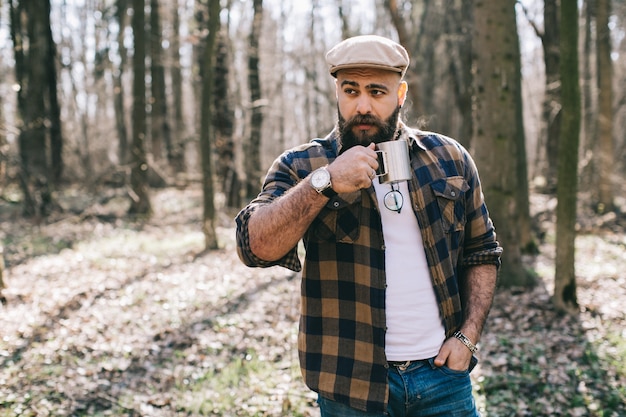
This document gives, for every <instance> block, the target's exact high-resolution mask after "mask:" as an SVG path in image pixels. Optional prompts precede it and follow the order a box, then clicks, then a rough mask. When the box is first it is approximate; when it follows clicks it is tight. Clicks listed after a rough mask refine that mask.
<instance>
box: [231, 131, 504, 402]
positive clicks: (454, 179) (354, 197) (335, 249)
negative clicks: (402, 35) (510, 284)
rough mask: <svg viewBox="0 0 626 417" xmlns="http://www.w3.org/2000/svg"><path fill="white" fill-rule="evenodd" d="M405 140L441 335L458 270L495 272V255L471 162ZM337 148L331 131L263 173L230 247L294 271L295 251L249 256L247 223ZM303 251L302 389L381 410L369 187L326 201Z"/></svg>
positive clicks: (250, 259)
mask: <svg viewBox="0 0 626 417" xmlns="http://www.w3.org/2000/svg"><path fill="white" fill-rule="evenodd" d="M400 138H401V139H405V140H408V141H409V143H410V145H411V146H410V153H411V165H412V168H413V170H414V173H415V175H414V176H413V178H412V179H411V180H410V181H409V190H410V194H411V205H412V208H413V211H414V212H415V216H416V217H417V219H418V222H419V225H420V230H421V233H422V239H423V242H424V251H425V253H426V259H427V260H428V266H429V269H430V274H431V278H432V283H433V288H434V291H435V294H436V297H437V301H438V304H439V310H440V316H441V319H442V322H443V324H444V327H445V329H446V334H447V336H450V335H451V334H452V333H453V332H454V331H455V330H457V329H458V328H459V327H460V325H461V323H462V320H463V314H462V306H461V297H460V295H459V291H460V288H461V287H462V283H461V281H462V280H463V276H464V274H463V270H464V269H465V268H468V267H471V266H474V265H482V264H494V265H497V266H499V265H500V255H501V253H502V248H501V247H500V246H499V245H498V242H497V241H496V236H495V231H494V227H493V225H492V222H491V220H490V218H489V214H488V212H487V207H486V206H485V203H484V200H483V193H482V191H481V187H480V181H479V177H478V173H477V170H476V167H475V165H474V162H473V160H472V158H471V157H470V155H469V154H468V152H467V151H466V150H465V149H464V148H463V147H462V146H461V145H460V144H459V143H458V142H456V141H454V140H452V139H450V138H447V137H445V136H442V135H438V134H434V133H428V132H422V131H419V130H413V129H409V128H408V127H406V126H405V125H402V128H401V136H400ZM340 148H341V145H340V143H339V141H338V140H337V136H336V134H335V132H334V131H333V132H331V133H330V134H329V135H328V136H327V137H326V138H324V139H314V140H313V141H311V142H310V143H308V144H305V145H301V146H299V147H296V148H293V149H291V150H289V151H286V152H285V153H283V154H282V155H281V156H280V157H279V158H277V159H276V161H275V162H274V164H273V165H272V167H271V168H270V170H269V172H268V174H267V177H266V178H265V183H264V185H263V190H262V191H261V193H260V194H259V196H258V197H257V198H255V199H254V200H253V201H252V202H250V204H249V205H248V206H246V207H245V208H244V209H243V210H241V212H240V213H239V214H238V215H237V218H236V223H237V250H238V254H239V257H240V258H241V260H242V261H243V262H244V263H245V264H246V265H248V266H254V267H269V266H274V265H280V266H283V267H286V268H289V269H291V270H294V271H300V270H302V265H301V263H300V260H299V257H298V253H297V247H294V248H293V250H292V251H291V252H290V253H289V254H287V255H286V256H285V257H284V258H282V259H280V260H278V261H275V262H266V261H264V260H261V259H259V258H258V257H256V256H255V255H254V254H253V253H252V252H251V250H250V247H249V238H248V219H249V218H250V215H251V214H252V213H253V211H254V210H255V209H256V208H257V207H259V206H261V205H264V204H271V203H272V201H273V200H274V199H276V198H279V197H280V196H281V195H283V194H284V193H285V192H286V191H288V190H289V189H290V188H291V187H293V186H295V185H296V184H297V183H298V182H300V181H302V180H304V179H305V178H306V177H307V176H308V175H309V174H310V173H311V172H312V171H314V170H315V169H317V168H319V167H322V166H325V165H327V164H329V163H331V162H332V161H333V160H334V159H335V158H336V157H337V155H338V154H339V151H340ZM303 242H304V246H305V249H306V255H305V261H304V270H303V273H302V284H301V296H302V298H301V303H302V305H301V317H300V331H299V336H298V351H299V356H300V367H301V370H302V374H303V376H304V380H305V382H306V384H307V385H308V386H309V388H311V389H312V390H313V391H316V392H318V393H320V395H322V396H324V397H325V398H329V399H331V400H334V401H339V402H342V403H345V404H347V405H349V406H351V407H353V408H357V409H360V410H363V411H383V410H385V409H386V404H387V395H388V394H387V392H388V385H387V368H388V364H387V360H386V357H385V326H386V325H385V323H386V320H385V287H386V281H385V242H384V241H383V233H382V225H381V219H380V213H379V211H378V204H377V200H376V196H375V192H374V188H373V187H370V188H369V189H364V190H361V191H358V192H355V193H350V194H339V195H338V196H335V197H334V198H332V199H330V200H329V201H328V203H327V204H326V206H325V208H323V209H322V211H321V212H320V213H319V215H318V216H317V218H316V219H315V220H314V221H313V223H312V224H311V226H310V227H309V228H308V231H307V232H306V234H305V236H304V237H303Z"/></svg>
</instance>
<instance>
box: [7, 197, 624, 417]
mask: <svg viewBox="0 0 626 417" xmlns="http://www.w3.org/2000/svg"><path fill="white" fill-rule="evenodd" d="M622 195H623V194H622ZM10 201H11V198H10V196H8V197H7V195H6V192H5V195H4V199H3V200H2V201H0V221H1V223H0V224H1V226H0V238H1V241H2V242H3V244H4V257H5V261H6V264H7V268H6V273H5V284H6V286H7V288H5V289H4V290H3V294H4V296H5V297H6V300H7V303H6V304H5V305H3V306H2V307H0V417H5V416H155V417H158V416H317V415H319V412H318V410H317V409H316V405H315V395H314V394H312V393H311V392H309V391H308V390H307V388H306V387H305V386H304V384H303V383H302V379H301V376H300V372H299V369H298V359H297V350H296V338H297V319H298V313H299V296H298V294H299V276H298V275H296V274H293V273H291V272H290V271H287V270H284V269H279V268H270V269H249V268H246V267H244V266H243V265H242V264H241V263H240V262H239V260H238V259H237V255H236V251H235V243H234V229H233V227H234V224H233V221H232V217H233V213H230V214H229V215H225V214H224V215H222V216H223V217H222V218H221V223H220V227H219V228H218V234H219V239H220V243H221V247H222V248H221V249H220V250H217V251H213V252H208V253H203V252H202V251H203V247H204V237H203V235H202V233H201V229H200V226H201V221H200V220H201V212H202V211H201V192H200V190H199V189H198V188H193V187H192V188H188V189H184V190H179V189H174V188H168V189H163V190H160V191H155V192H154V194H153V195H152V202H153V207H154V211H155V214H154V216H153V217H152V218H151V219H149V220H145V221H130V220H128V219H126V218H125V216H124V214H125V210H126V208H127V200H126V198H125V197H124V196H123V193H122V191H121V190H118V191H110V190H109V191H102V192H101V193H100V194H99V195H98V197H97V198H96V197H94V196H91V197H89V196H87V192H86V191H84V190H72V191H66V192H64V193H63V194H62V195H59V202H60V203H61V204H62V206H63V207H64V208H65V210H64V211H63V212H61V213H58V214H55V216H53V218H51V219H49V220H48V221H47V222H45V223H39V224H37V223H35V222H29V221H25V220H23V219H21V218H20V216H19V206H18V205H17V204H15V203H11V202H10ZM554 206H555V204H554V200H553V199H551V198H549V197H547V196H544V195H533V216H534V218H535V220H536V222H537V225H538V228H539V230H541V231H542V240H541V242H540V254H539V255H537V256H534V257H532V258H529V259H528V260H527V262H528V267H529V269H531V270H532V271H534V273H535V274H536V275H537V277H538V280H539V284H538V285H537V286H536V287H535V288H534V289H532V290H522V289H510V290H504V289H500V290H499V291H498V293H497V295H496V298H495V303H494V306H493V309H492V312H491V315H490V318H489V320H488V323H487V326H486V329H485V333H484V334H483V338H482V340H481V344H480V352H479V355H478V356H479V360H480V363H479V366H478V367H477V368H476V369H475V370H474V371H473V372H472V380H473V383H474V388H475V394H476V398H477V401H478V404H479V407H480V409H481V412H482V414H483V416H602V417H606V416H626V307H625V306H626V218H625V217H624V216H623V215H618V216H611V215H607V216H604V217H599V216H592V215H587V214H585V213H584V210H581V213H580V219H581V220H580V222H579V225H580V234H579V237H578V238H577V241H576V247H577V259H578V260H577V263H576V272H577V283H578V299H579V303H580V313H579V314H577V315H575V316H562V315H559V314H557V312H556V311H555V310H554V309H553V307H552V305H551V302H550V294H551V291H552V288H553V274H554V231H553V229H554Z"/></svg>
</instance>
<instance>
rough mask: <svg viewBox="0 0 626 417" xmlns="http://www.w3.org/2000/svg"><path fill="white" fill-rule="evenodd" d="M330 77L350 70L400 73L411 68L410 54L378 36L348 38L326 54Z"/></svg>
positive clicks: (401, 47)
mask: <svg viewBox="0 0 626 417" xmlns="http://www.w3.org/2000/svg"><path fill="white" fill-rule="evenodd" d="M326 63H327V64H328V66H329V71H330V75H332V76H333V77H337V71H339V70H342V69H348V68H377V69H382V70H388V71H393V72H397V73H400V74H401V76H402V77H404V74H405V73H406V69H407V67H408V66H409V54H408V52H407V51H406V49H404V47H403V46H402V45H400V44H399V43H396V42H394V41H392V40H391V39H387V38H384V37H382V36H376V35H363V36H355V37H352V38H348V39H346V40H344V41H342V42H340V43H338V44H337V45H335V46H334V47H333V48H332V49H331V50H330V51H328V53H327V54H326Z"/></svg>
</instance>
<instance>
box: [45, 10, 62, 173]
mask: <svg viewBox="0 0 626 417" xmlns="http://www.w3.org/2000/svg"><path fill="white" fill-rule="evenodd" d="M42 17H43V18H44V19H45V21H44V25H45V27H46V40H47V42H48V47H47V48H46V52H47V57H46V75H47V77H46V82H47V90H48V91H47V98H48V110H47V113H48V120H49V128H48V130H49V135H50V168H51V180H52V182H53V183H54V184H55V185H59V183H60V181H61V176H62V175H63V168H64V166H63V164H64V163H63V135H62V128H61V106H60V105H59V98H58V94H57V62H56V58H57V56H56V45H55V43H54V39H53V38H52V28H51V25H50V0H46V1H45V2H44V13H43V16H42Z"/></svg>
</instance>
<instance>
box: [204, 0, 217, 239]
mask: <svg viewBox="0 0 626 417" xmlns="http://www.w3.org/2000/svg"><path fill="white" fill-rule="evenodd" d="M219 15H220V0H209V27H208V34H207V36H206V39H205V45H204V59H203V60H202V62H203V65H202V106H201V109H200V111H201V116H200V150H201V154H202V177H203V181H202V184H203V187H202V188H203V207H204V211H203V217H202V232H203V233H204V243H205V245H204V246H205V249H206V250H210V249H217V248H218V247H219V244H218V240H217V234H216V232H215V223H216V219H217V213H216V211H215V190H214V187H213V183H214V179H213V178H214V174H213V154H212V152H213V151H212V148H213V146H212V144H211V142H212V141H213V140H214V137H215V134H214V127H213V117H212V115H213V103H212V102H213V90H214V85H215V45H216V43H217V34H218V32H219V30H220V17H219Z"/></svg>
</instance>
